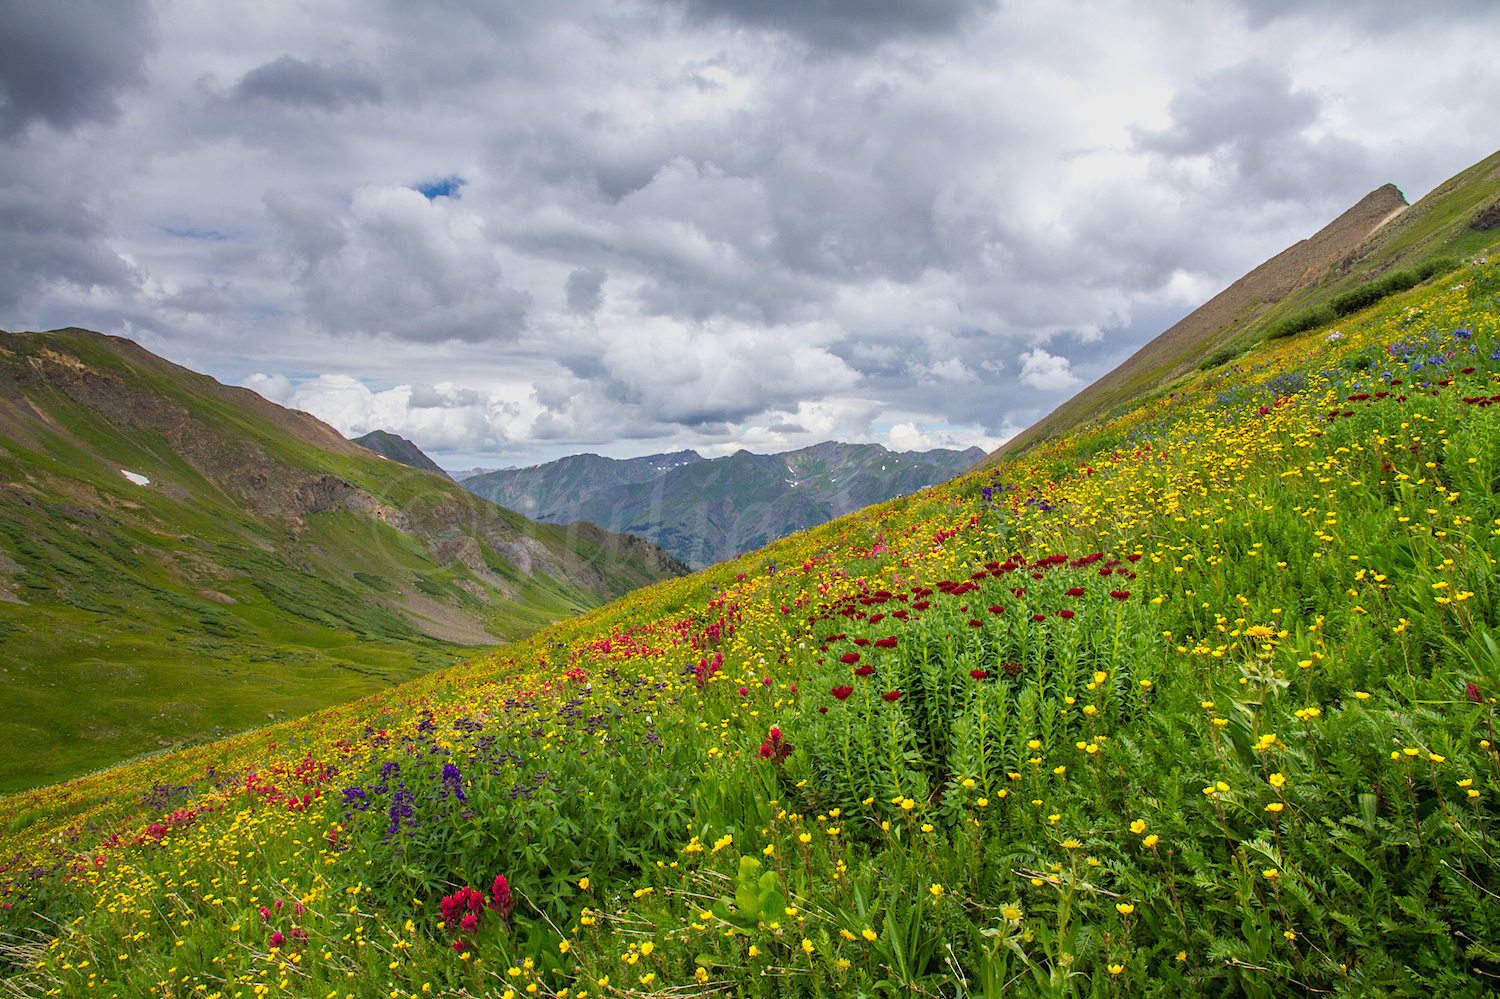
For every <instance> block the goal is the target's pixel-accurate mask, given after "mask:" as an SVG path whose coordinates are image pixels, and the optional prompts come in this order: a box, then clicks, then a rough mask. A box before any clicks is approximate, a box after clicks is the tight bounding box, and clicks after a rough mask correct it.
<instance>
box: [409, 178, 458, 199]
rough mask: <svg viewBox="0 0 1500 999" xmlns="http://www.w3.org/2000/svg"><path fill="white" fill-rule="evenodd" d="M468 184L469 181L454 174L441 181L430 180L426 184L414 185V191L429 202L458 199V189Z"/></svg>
mask: <svg viewBox="0 0 1500 999" xmlns="http://www.w3.org/2000/svg"><path fill="white" fill-rule="evenodd" d="M467 183H468V181H466V180H464V179H463V178H462V177H460V176H459V175H458V174H452V175H451V176H448V177H443V178H441V179H440V180H429V181H427V182H426V183H422V184H413V185H412V190H414V191H416V192H417V193H418V194H420V195H422V196H423V197H424V198H426V199H427V200H428V201H431V200H433V199H434V198H456V197H458V189H459V188H460V187H463V186H464V185H465V184H467Z"/></svg>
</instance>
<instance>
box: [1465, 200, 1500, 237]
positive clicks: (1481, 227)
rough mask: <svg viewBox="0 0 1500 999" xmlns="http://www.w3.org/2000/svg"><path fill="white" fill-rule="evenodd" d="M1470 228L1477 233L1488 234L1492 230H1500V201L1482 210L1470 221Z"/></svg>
mask: <svg viewBox="0 0 1500 999" xmlns="http://www.w3.org/2000/svg"><path fill="white" fill-rule="evenodd" d="M1469 228H1470V229H1473V230H1474V231H1475V232H1487V231H1489V230H1490V229H1500V201H1496V202H1494V203H1493V204H1491V205H1489V206H1487V207H1485V208H1481V209H1480V210H1479V211H1478V212H1476V213H1475V214H1474V217H1473V218H1472V219H1470V220H1469Z"/></svg>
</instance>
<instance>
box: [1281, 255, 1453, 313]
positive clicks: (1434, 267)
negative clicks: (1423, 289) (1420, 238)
mask: <svg viewBox="0 0 1500 999" xmlns="http://www.w3.org/2000/svg"><path fill="white" fill-rule="evenodd" d="M1457 269H1458V261H1456V260H1454V259H1452V258H1451V257H1434V258H1432V259H1429V260H1425V261H1423V262H1422V263H1421V264H1419V265H1417V266H1416V267H1410V268H1406V269H1404V270H1399V271H1393V272H1391V273H1389V274H1386V275H1385V276H1384V277H1380V278H1376V279H1374V280H1371V281H1368V282H1366V283H1365V284H1363V285H1361V286H1360V287H1358V288H1355V289H1354V290H1352V291H1346V292H1344V293H1343V294H1342V295H1335V296H1334V297H1333V299H1332V300H1331V301H1330V302H1329V303H1328V304H1329V308H1331V309H1332V310H1333V313H1334V315H1335V316H1347V315H1350V314H1352V313H1355V312H1358V311H1360V310H1361V309H1367V308H1369V307H1370V306H1372V305H1374V304H1375V303H1376V302H1378V301H1380V300H1381V299H1382V298H1387V297H1389V296H1391V295H1394V294H1396V293H1397V292H1400V291H1407V290H1409V289H1412V288H1415V287H1416V286H1417V285H1419V284H1421V283H1422V282H1423V281H1426V280H1429V279H1430V278H1433V277H1437V276H1440V275H1443V274H1448V273H1451V272H1452V271H1454V270H1457ZM1308 328H1311V327H1308Z"/></svg>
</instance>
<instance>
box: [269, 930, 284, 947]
mask: <svg viewBox="0 0 1500 999" xmlns="http://www.w3.org/2000/svg"><path fill="white" fill-rule="evenodd" d="M284 943H286V937H284V936H282V935H281V931H280V930H277V931H276V932H275V933H272V934H271V946H272V947H280V946H281V945H282V944H284Z"/></svg>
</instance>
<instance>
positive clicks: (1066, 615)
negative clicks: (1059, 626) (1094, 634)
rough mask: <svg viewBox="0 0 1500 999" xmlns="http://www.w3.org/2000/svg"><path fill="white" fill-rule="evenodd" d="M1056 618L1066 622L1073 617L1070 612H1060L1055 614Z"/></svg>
mask: <svg viewBox="0 0 1500 999" xmlns="http://www.w3.org/2000/svg"><path fill="white" fill-rule="evenodd" d="M1057 616H1058V617H1060V618H1062V619H1063V620H1064V621H1066V620H1069V619H1071V618H1072V617H1073V612H1072V611H1070V610H1060V611H1058V612H1057Z"/></svg>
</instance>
